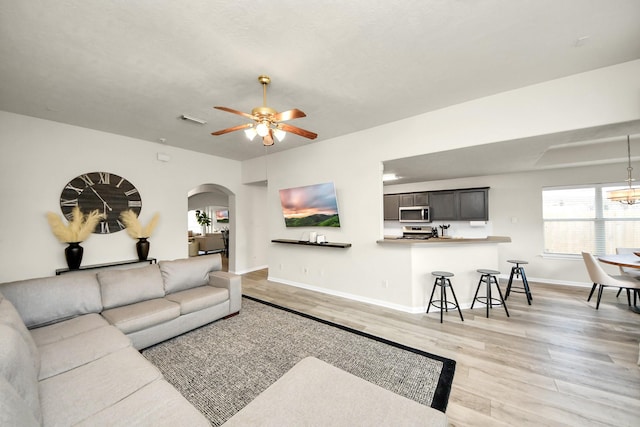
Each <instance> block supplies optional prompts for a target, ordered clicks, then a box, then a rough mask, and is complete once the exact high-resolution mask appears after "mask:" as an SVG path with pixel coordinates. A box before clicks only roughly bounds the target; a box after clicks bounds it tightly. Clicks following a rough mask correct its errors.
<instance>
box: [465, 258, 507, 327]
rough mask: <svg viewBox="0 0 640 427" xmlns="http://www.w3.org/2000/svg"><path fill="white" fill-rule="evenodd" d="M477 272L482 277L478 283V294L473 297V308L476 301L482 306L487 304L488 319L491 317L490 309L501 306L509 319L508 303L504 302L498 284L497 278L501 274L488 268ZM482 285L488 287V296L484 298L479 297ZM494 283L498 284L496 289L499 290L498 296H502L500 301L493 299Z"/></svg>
mask: <svg viewBox="0 0 640 427" xmlns="http://www.w3.org/2000/svg"><path fill="white" fill-rule="evenodd" d="M476 271H477V272H478V273H480V274H481V276H480V281H479V282H478V287H477V288H476V294H475V295H474V296H473V302H472V303H471V308H473V305H474V304H475V303H476V301H478V302H479V303H482V304H486V305H487V317H489V309H490V308H493V307H494V306H498V305H501V306H503V307H504V311H505V313H507V317H509V310H507V303H506V302H504V298H503V297H502V291H501V290H500V285H499V284H498V278H497V277H496V275H497V274H500V272H499V271H497V270H489V269H486V268H480V269H478V270H476ZM482 283H484V284H486V285H487V295H486V296H484V297H479V296H478V291H480V286H482ZM492 283H495V284H496V288H498V295H500V299H497V298H492V297H491V284H492Z"/></svg>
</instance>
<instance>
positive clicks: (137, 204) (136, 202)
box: [129, 200, 142, 208]
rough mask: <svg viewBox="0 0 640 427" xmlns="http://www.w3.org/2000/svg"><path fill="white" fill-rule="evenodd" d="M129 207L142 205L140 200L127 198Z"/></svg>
mask: <svg viewBox="0 0 640 427" xmlns="http://www.w3.org/2000/svg"><path fill="white" fill-rule="evenodd" d="M129 207H130V208H141V207H142V200H129Z"/></svg>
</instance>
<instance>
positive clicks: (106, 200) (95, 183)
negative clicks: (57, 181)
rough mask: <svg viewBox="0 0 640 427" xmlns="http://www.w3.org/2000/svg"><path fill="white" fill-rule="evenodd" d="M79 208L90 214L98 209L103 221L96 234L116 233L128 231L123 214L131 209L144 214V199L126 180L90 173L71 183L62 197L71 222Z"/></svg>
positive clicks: (63, 210) (100, 173) (104, 173)
mask: <svg viewBox="0 0 640 427" xmlns="http://www.w3.org/2000/svg"><path fill="white" fill-rule="evenodd" d="M75 206H79V207H80V209H82V211H83V212H85V213H87V212H90V211H93V210H95V209H97V210H98V211H100V212H102V215H103V218H102V221H100V222H99V224H97V225H96V227H95V228H94V230H92V231H93V232H94V233H98V234H109V233H116V232H118V231H120V230H122V229H124V228H125V226H124V224H122V223H121V222H120V221H119V220H120V213H121V212H122V211H124V210H127V209H131V210H133V211H134V212H135V213H136V214H140V210H141V209H142V198H141V197H140V193H139V192H138V189H136V187H134V186H133V184H131V183H130V182H129V181H127V180H126V179H124V178H122V177H120V176H118V175H115V174H112V173H109V172H89V173H85V174H82V175H79V176H77V177H75V178H73V179H72V180H71V181H69V182H68V183H67V184H66V185H65V186H64V188H63V189H62V193H61V194H60V209H61V210H62V213H63V214H64V216H66V217H67V219H70V218H71V211H72V210H73V208H74V207H75Z"/></svg>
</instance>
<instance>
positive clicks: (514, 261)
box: [507, 259, 529, 264]
mask: <svg viewBox="0 0 640 427" xmlns="http://www.w3.org/2000/svg"><path fill="white" fill-rule="evenodd" d="M507 262H510V263H511V264H529V261H523V260H521V259H508V260H507Z"/></svg>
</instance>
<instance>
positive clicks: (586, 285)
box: [236, 267, 593, 314]
mask: <svg viewBox="0 0 640 427" xmlns="http://www.w3.org/2000/svg"><path fill="white" fill-rule="evenodd" d="M261 268H262V267H261ZM265 268H266V267H265ZM259 269H260V268H257V269H256V270H259ZM252 271H253V270H252ZM236 274H237V273H236ZM498 278H499V279H501V280H505V281H508V280H509V276H508V275H504V274H501V275H499V276H498ZM267 280H269V281H272V282H278V283H282V284H284V285H289V286H294V287H296V288H301V289H307V290H309V291H314V292H320V293H322V294H327V295H333V296H336V297H340V298H346V299H350V300H353V301H358V302H364V303H367V304H373V305H377V306H380V307H385V308H390V309H392V310H398V311H403V312H405V313H411V314H420V313H425V312H426V311H427V306H426V305H423V306H418V307H409V306H406V305H401V304H394V303H390V302H388V301H382V300H378V299H374V298H367V297H363V296H360V295H354V294H350V293H346V292H340V291H334V290H331V289H326V288H320V287H317V286H312V285H308V284H306V283H301V282H295V281H293V280H288V279H281V278H279V277H274V276H269V277H267ZM527 280H528V281H529V282H531V283H544V284H549V285H563V286H577V287H581V288H591V286H592V285H593V283H584V282H568V281H565V280H553V279H542V278H538V277H527ZM425 304H426V302H425ZM470 308H471V303H467V304H461V305H460V309H461V310H466V309H470Z"/></svg>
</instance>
